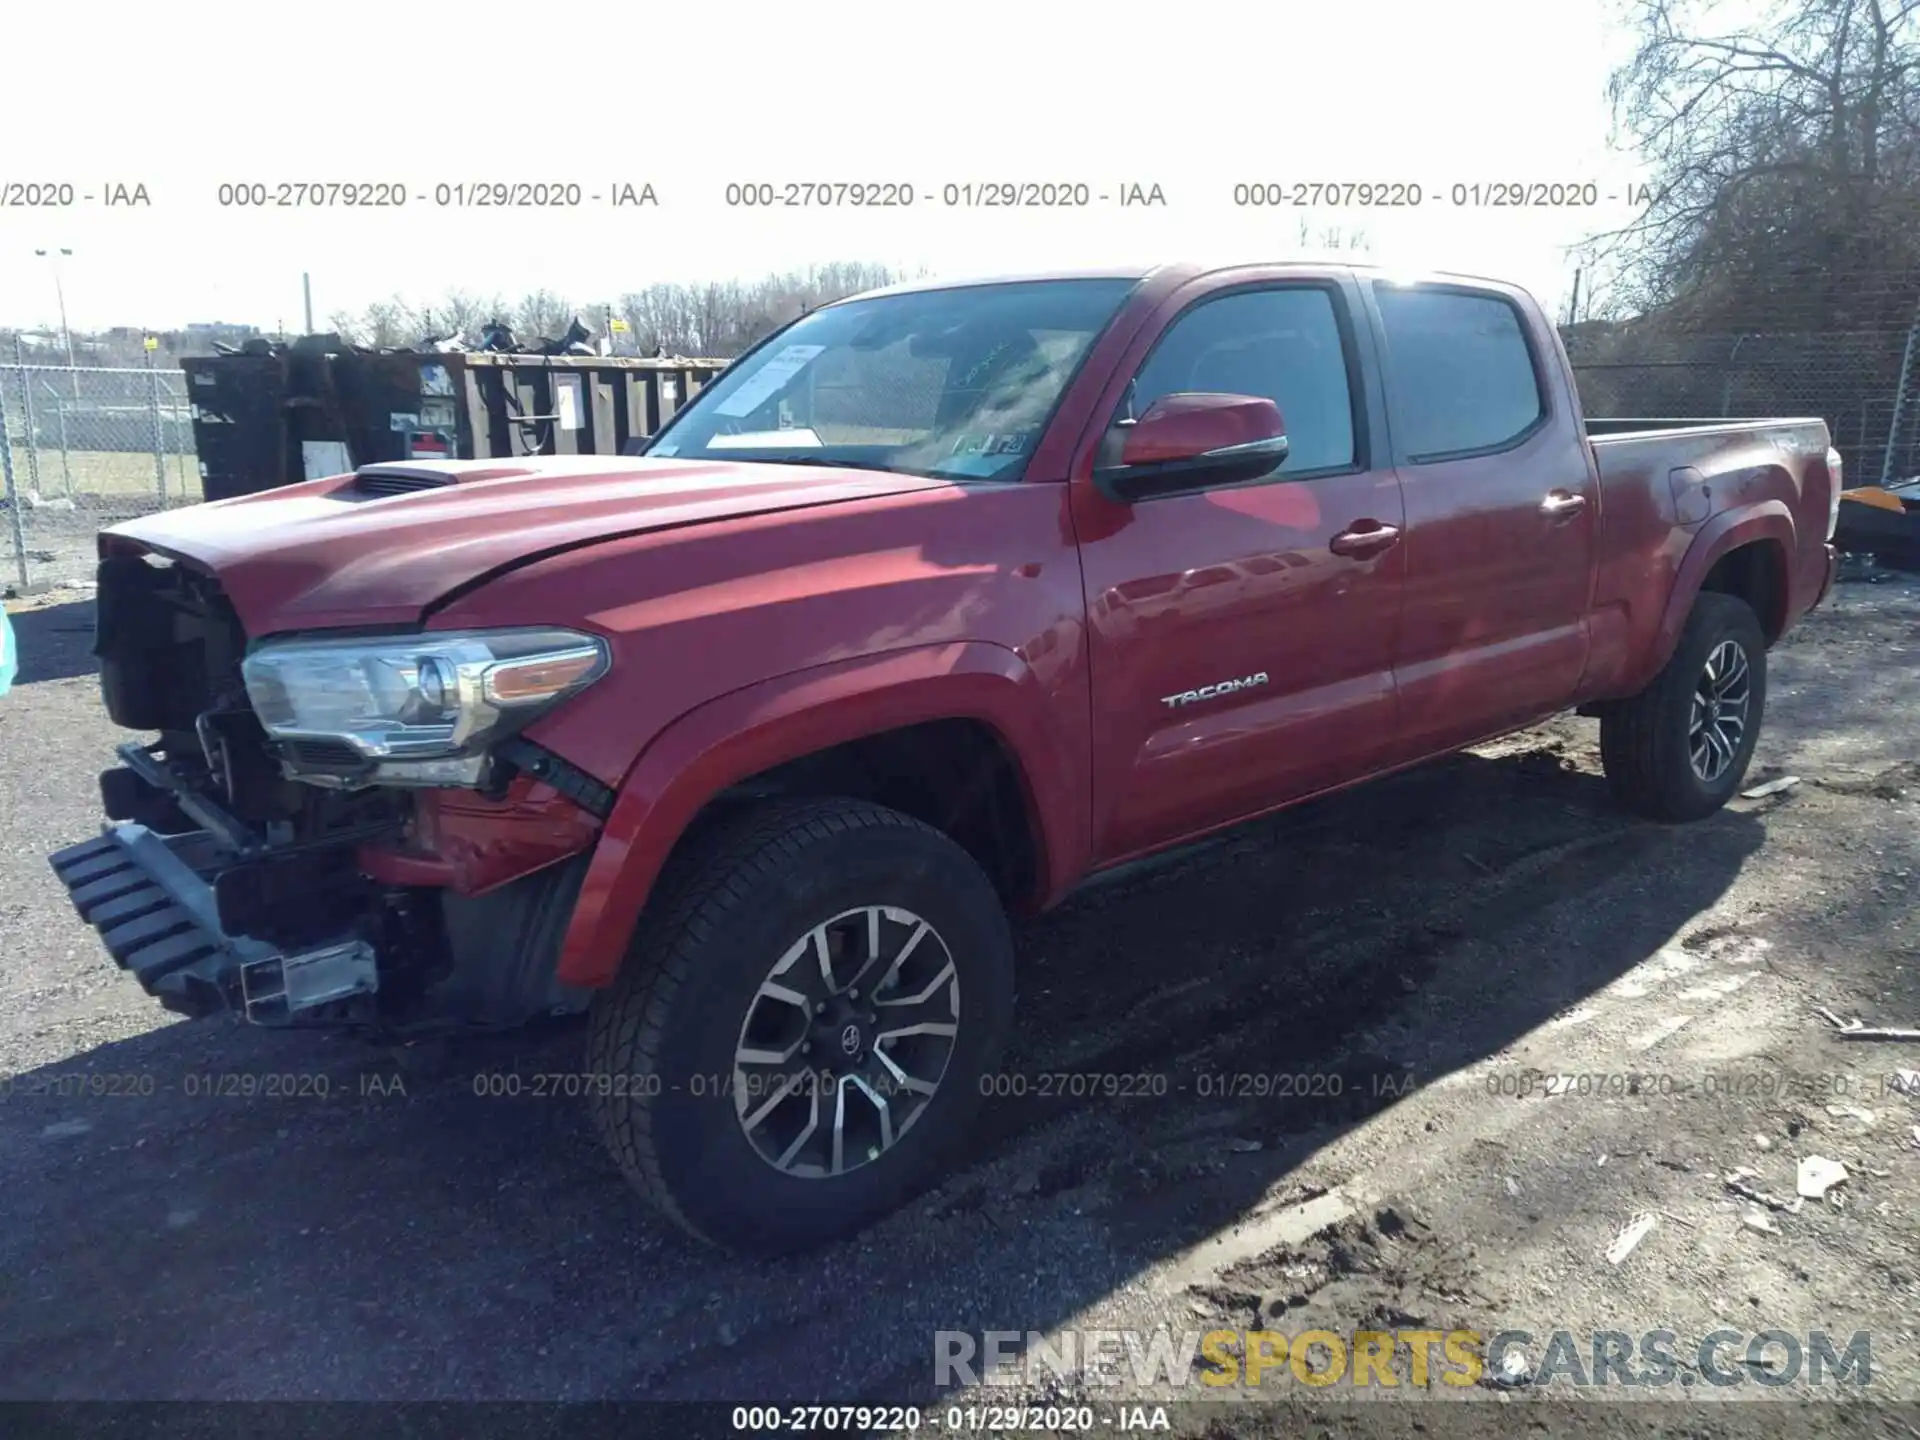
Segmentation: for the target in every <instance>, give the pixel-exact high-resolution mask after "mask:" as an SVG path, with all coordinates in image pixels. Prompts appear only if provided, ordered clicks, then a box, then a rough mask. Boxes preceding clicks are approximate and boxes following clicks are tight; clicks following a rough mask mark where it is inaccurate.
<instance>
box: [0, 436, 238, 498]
mask: <svg viewBox="0 0 1920 1440" xmlns="http://www.w3.org/2000/svg"><path fill="white" fill-rule="evenodd" d="M31 458H35V457H30V456H29V455H28V452H27V451H26V450H25V449H23V448H22V447H21V446H20V445H19V444H18V443H17V442H16V443H15V445H14V450H13V483H14V487H15V488H16V489H18V490H19V491H20V492H21V493H22V494H26V493H28V492H29V491H31V490H33V489H34V488H35V486H34V483H33V467H32V465H31V464H30V459H31ZM37 460H38V466H39V476H40V479H39V485H38V489H39V493H40V497H41V498H42V499H44V500H55V499H61V498H64V497H65V496H68V495H71V496H73V498H74V500H75V501H76V502H77V503H80V504H85V503H86V501H87V499H88V497H89V496H97V497H100V498H103V499H105V498H112V499H114V500H121V499H123V498H125V499H131V498H133V497H136V496H148V497H152V498H154V499H156V500H157V499H158V497H159V493H160V492H159V481H158V478H157V477H156V476H155V474H154V456H153V452H152V451H150V450H149V451H145V452H141V451H137V450H136V451H123V450H70V451H68V452H66V454H65V455H62V454H61V452H60V451H58V450H48V449H42V450H40V451H39V453H38V456H37ZM200 493H201V492H200V463H199V461H198V460H197V459H195V458H194V456H192V455H187V454H172V455H168V456H167V457H166V496H167V499H168V500H169V501H170V502H172V501H178V500H179V499H181V497H183V496H193V497H195V498H198V497H199V495H200Z"/></svg>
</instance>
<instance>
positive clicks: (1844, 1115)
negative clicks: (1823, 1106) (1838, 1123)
mask: <svg viewBox="0 0 1920 1440" xmlns="http://www.w3.org/2000/svg"><path fill="white" fill-rule="evenodd" d="M1827 1114H1829V1115H1831V1116H1833V1118H1834V1119H1836V1120H1858V1121H1859V1122H1860V1123H1861V1124H1862V1125H1871V1124H1873V1121H1874V1113H1873V1111H1871V1110H1862V1109H1861V1108H1860V1107H1859V1106H1858V1105H1829V1106H1827Z"/></svg>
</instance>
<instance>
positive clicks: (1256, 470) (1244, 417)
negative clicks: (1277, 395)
mask: <svg viewBox="0 0 1920 1440" xmlns="http://www.w3.org/2000/svg"><path fill="white" fill-rule="evenodd" d="M1115 449H1117V450H1118V451H1119V454H1118V455H1117V456H1115V457H1114V458H1112V459H1107V457H1108V456H1111V455H1112V453H1113V451H1114V450H1115ZM1101 454H1102V460H1101V461H1099V462H1096V464H1095V466H1094V471H1093V483H1094V486H1095V488H1096V489H1098V490H1099V491H1100V493H1101V494H1102V495H1104V496H1106V497H1107V498H1108V499H1109V500H1113V501H1116V502H1118V503H1119V504H1122V505H1131V504H1133V503H1134V502H1135V501H1138V500H1152V499H1156V498H1158V497H1159V496H1162V495H1177V494H1180V493H1181V492H1182V491H1186V490H1200V489H1204V488H1206V487H1207V486H1210V485H1234V484H1239V483H1242V482H1244V481H1248V480H1258V479H1260V478H1261V477H1262V476H1263V475H1268V474H1271V473H1272V472H1273V471H1274V470H1275V469H1277V468H1278V467H1279V466H1280V465H1281V463H1282V462H1284V461H1285V460H1286V458H1287V427H1286V422H1285V421H1284V420H1282V419H1281V417H1280V407H1279V406H1277V405H1275V404H1274V403H1273V401H1271V400H1267V399H1263V398H1261V397H1259V396H1255V395H1216V394H1208V393H1203V392H1199V391H1184V392H1181V393H1179V394H1174V395H1163V396H1161V397H1160V398H1159V399H1158V400H1156V401H1154V402H1153V404H1152V405H1150V406H1148V407H1147V413H1146V414H1144V415H1142V416H1141V417H1140V418H1139V419H1138V420H1133V421H1126V420H1123V421H1120V422H1119V423H1118V424H1116V425H1115V426H1114V428H1113V430H1112V431H1110V432H1109V433H1108V436H1107V439H1106V441H1105V442H1104V443H1103V444H1102V447H1101Z"/></svg>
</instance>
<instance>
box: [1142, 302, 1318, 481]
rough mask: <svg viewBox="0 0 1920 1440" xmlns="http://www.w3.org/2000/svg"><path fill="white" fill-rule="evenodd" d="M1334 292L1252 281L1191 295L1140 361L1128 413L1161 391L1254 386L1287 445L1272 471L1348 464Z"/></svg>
mask: <svg viewBox="0 0 1920 1440" xmlns="http://www.w3.org/2000/svg"><path fill="white" fill-rule="evenodd" d="M1333 303H1334V302H1333V297H1332V295H1330V294H1329V293H1328V292H1327V291H1325V290H1321V289H1318V288H1310V287H1306V286H1299V287H1295V288H1291V289H1284V290H1250V291H1244V292H1242V293H1240V294H1236V295H1225V296H1222V297H1221V298H1220V299H1218V300H1208V301H1206V302H1204V303H1202V304H1200V305H1196V306H1195V307H1194V308H1193V309H1191V310H1189V311H1188V312H1187V313H1186V314H1184V315H1182V316H1181V317H1180V318H1179V319H1178V320H1175V321H1174V322H1173V324H1172V326H1171V327H1169V329H1168V330H1167V333H1166V334H1165V335H1163V336H1161V338H1160V343H1159V344H1158V345H1156V346H1155V347H1154V348H1153V351H1152V353H1151V354H1149V355H1148V356H1147V360H1146V363H1145V364H1144V365H1142V366H1141V367H1140V373H1139V375H1138V376H1136V377H1135V380H1134V387H1133V413H1134V414H1135V415H1136V416H1138V415H1144V414H1145V413H1146V412H1147V408H1148V407H1149V406H1150V405H1152V404H1153V402H1154V401H1155V400H1158V399H1159V398H1160V397H1161V396H1163V395H1173V394H1178V393H1180V392H1182V391H1192V390H1202V391H1216V392H1221V393H1225V394H1231V395H1260V396H1264V397H1265V398H1267V399H1269V400H1271V401H1273V403H1274V404H1275V405H1278V406H1279V407H1280V418H1281V419H1282V420H1284V421H1285V422H1286V426H1287V439H1288V441H1289V442H1290V449H1289V453H1288V456H1287V463H1286V465H1285V466H1284V467H1283V468H1282V469H1281V470H1280V472H1279V473H1280V475H1281V476H1282V477H1285V476H1287V475H1294V474H1304V473H1307V472H1309V471H1314V470H1339V469H1343V468H1345V467H1347V466H1350V465H1352V464H1353V459H1354V443H1353V397H1352V395H1351V393H1350V392H1349V390H1348V387H1347V361H1346V352H1345V349H1344V348H1343V346H1342V344H1341V339H1340V326H1339V322H1338V320H1337V318H1336V316H1335V314H1334V309H1333Z"/></svg>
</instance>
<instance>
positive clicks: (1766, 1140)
mask: <svg viewBox="0 0 1920 1440" xmlns="http://www.w3.org/2000/svg"><path fill="white" fill-rule="evenodd" d="M1753 1145H1754V1148H1755V1149H1756V1150H1771V1149H1773V1137H1772V1136H1771V1135H1756V1136H1754V1137H1753Z"/></svg>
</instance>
